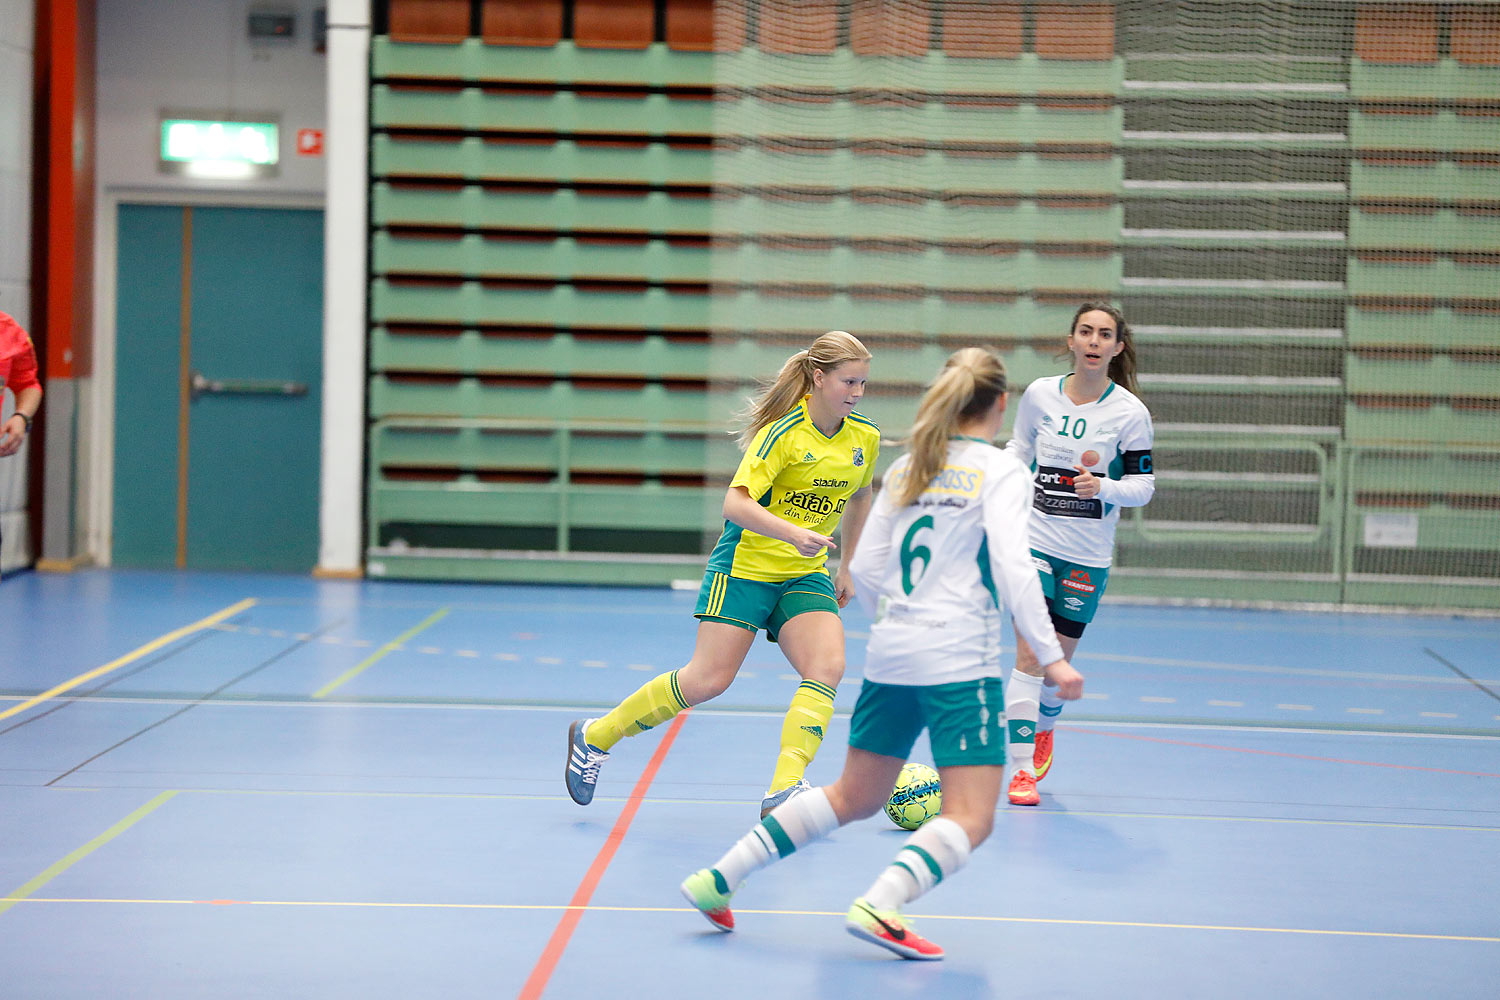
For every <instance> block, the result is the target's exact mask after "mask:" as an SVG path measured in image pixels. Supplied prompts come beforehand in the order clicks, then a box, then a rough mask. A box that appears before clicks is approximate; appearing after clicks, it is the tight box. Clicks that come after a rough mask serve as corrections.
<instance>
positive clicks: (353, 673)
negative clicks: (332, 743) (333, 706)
mask: <svg viewBox="0 0 1500 1000" xmlns="http://www.w3.org/2000/svg"><path fill="white" fill-rule="evenodd" d="M450 610H451V609H450V608H439V609H438V610H436V611H434V612H433V613H432V614H430V615H428V616H427V617H426V618H424V619H422V621H421V622H420V623H418V624H417V625H414V626H412V627H411V628H409V629H407V630H406V631H405V632H402V633H401V634H400V635H398V636H396V638H394V639H392V640H391V641H390V642H388V643H386V644H385V645H384V646H381V647H380V648H379V649H377V650H375V652H373V653H371V654H370V655H369V656H367V657H365V658H364V659H363V660H360V661H359V662H358V663H356V664H355V665H354V666H352V667H350V668H349V669H348V670H345V671H344V672H343V673H341V674H339V675H338V676H337V677H335V678H334V679H333V680H331V681H329V682H328V683H327V684H324V685H323V686H322V687H320V688H318V689H317V690H316V691H314V692H313V697H314V698H326V697H327V696H328V693H329V692H330V691H333V690H334V689H335V688H338V687H340V686H342V685H344V684H347V683H348V682H349V681H352V680H353V679H354V678H356V677H358V676H359V675H360V674H362V673H364V672H365V671H366V670H369V669H370V668H371V667H373V666H374V665H375V664H376V662H377V661H379V660H381V659H383V658H384V657H385V655H386V654H387V653H389V652H391V651H392V650H394V649H400V648H401V644H402V643H404V642H406V641H407V640H408V639H410V638H411V637H412V636H414V635H416V634H417V633H418V632H421V631H422V630H423V629H426V628H429V627H431V626H433V625H436V624H437V623H438V622H439V621H441V620H442V619H443V618H444V617H446V616H447V614H448V612H449V611H450Z"/></svg>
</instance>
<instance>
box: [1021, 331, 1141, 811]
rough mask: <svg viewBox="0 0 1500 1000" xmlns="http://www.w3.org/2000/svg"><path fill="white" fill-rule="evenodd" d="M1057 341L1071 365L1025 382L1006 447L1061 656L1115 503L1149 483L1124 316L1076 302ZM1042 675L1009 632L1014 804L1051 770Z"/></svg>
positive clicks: (1104, 571) (1107, 553) (1137, 496)
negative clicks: (1022, 472)
mask: <svg viewBox="0 0 1500 1000" xmlns="http://www.w3.org/2000/svg"><path fill="white" fill-rule="evenodd" d="M1066 349H1067V352H1068V354H1070V355H1071V356H1072V360H1073V370H1072V371H1071V372H1069V373H1067V374H1066V375H1049V376H1047V377H1046V378H1039V379H1037V380H1036V381H1035V382H1033V383H1031V385H1030V386H1028V387H1027V389H1026V392H1025V394H1024V395H1022V397H1021V403H1020V405H1019V406H1017V407H1016V423H1015V428H1014V431H1013V433H1012V435H1011V439H1010V443H1009V444H1007V445H1006V447H1005V450H1006V451H1007V452H1008V453H1009V454H1011V455H1013V456H1015V457H1016V458H1017V459H1019V460H1020V461H1021V462H1022V464H1024V465H1027V466H1030V467H1031V468H1032V470H1033V474H1032V484H1033V488H1032V511H1031V554H1032V557H1033V558H1034V559H1035V560H1036V568H1037V572H1038V574H1039V576H1040V578H1041V582H1042V590H1043V591H1044V593H1045V594H1046V598H1047V605H1048V611H1049V612H1050V614H1051V617H1052V624H1053V625H1054V626H1055V627H1056V629H1057V638H1058V641H1059V642H1060V643H1062V650H1063V653H1064V654H1065V655H1067V656H1068V657H1070V658H1071V657H1072V655H1073V651H1074V650H1075V649H1077V648H1078V640H1079V638H1080V637H1081V636H1082V635H1083V630H1084V627H1085V626H1086V625H1087V624H1088V623H1089V622H1090V621H1092V620H1093V617H1094V611H1095V609H1096V608H1098V606H1099V598H1100V596H1101V595H1102V594H1103V593H1104V586H1105V583H1106V582H1107V581H1108V579H1109V566H1110V562H1111V561H1112V559H1113V555H1114V547H1115V526H1116V525H1117V524H1118V523H1119V520H1120V508H1122V507H1141V506H1144V505H1145V504H1147V503H1149V502H1150V500H1151V497H1152V495H1153V494H1154V493H1155V492H1156V480H1155V477H1154V476H1153V475H1152V471H1151V468H1152V466H1151V443H1152V438H1153V432H1152V428H1151V414H1150V412H1149V411H1148V410H1147V409H1146V406H1145V404H1144V403H1142V402H1141V401H1140V399H1139V397H1137V395H1136V383H1135V343H1134V340H1133V339H1132V336H1131V333H1130V327H1129V325H1127V324H1126V322H1125V317H1124V316H1122V315H1120V312H1119V310H1117V309H1114V308H1112V307H1110V306H1107V305H1096V304H1094V303H1091V302H1090V303H1084V304H1083V305H1082V306H1080V307H1079V308H1078V311H1077V312H1076V313H1074V314H1073V325H1072V327H1071V328H1070V329H1069V331H1068V339H1067V343H1066ZM1044 659H1045V657H1044ZM1042 672H1043V671H1042V665H1041V664H1040V663H1039V662H1038V657H1037V655H1036V652H1035V651H1034V650H1032V648H1031V647H1030V646H1029V645H1028V644H1027V641H1026V638H1025V637H1024V636H1020V637H1018V638H1017V640H1016V668H1015V670H1014V671H1012V673H1011V677H1010V680H1009V681H1008V682H1007V683H1006V685H1005V696H1006V697H1005V714H1006V717H1007V718H1008V719H1009V721H1010V764H1011V768H1012V774H1011V779H1010V787H1009V798H1010V801H1011V803H1012V804H1013V805H1022V806H1034V805H1036V804H1038V803H1039V802H1040V801H1041V796H1040V795H1039V794H1038V792H1037V788H1036V783H1037V782H1038V781H1040V780H1041V779H1042V778H1043V777H1045V776H1046V774H1047V772H1048V771H1049V770H1050V769H1051V767H1052V736H1053V723H1054V722H1055V721H1056V719H1057V717H1058V715H1059V714H1061V712H1062V700H1061V699H1060V698H1059V697H1058V696H1057V695H1056V693H1055V692H1053V691H1052V690H1051V686H1050V685H1044V683H1043V678H1042Z"/></svg>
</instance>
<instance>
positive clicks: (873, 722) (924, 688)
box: [849, 677, 1005, 767]
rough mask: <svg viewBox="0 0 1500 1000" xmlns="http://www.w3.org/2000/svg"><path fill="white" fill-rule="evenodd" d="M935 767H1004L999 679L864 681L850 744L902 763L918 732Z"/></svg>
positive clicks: (851, 727)
mask: <svg viewBox="0 0 1500 1000" xmlns="http://www.w3.org/2000/svg"><path fill="white" fill-rule="evenodd" d="M924 727H925V728H926V729H927V736H928V740H929V742H931V744H932V761H933V763H934V764H936V765H937V766H938V767H961V766H963V765H966V764H1000V765H1004V763H1005V693H1004V688H1003V687H1002V685H1001V683H1000V678H998V677H981V678H979V679H978V680H972V681H955V682H954V683H952V684H880V683H878V682H876V681H865V682H864V684H863V685H862V686H861V687H860V689H859V700H858V701H856V702H855V703H854V718H853V720H852V721H851V722H850V723H849V745H850V746H851V747H854V748H855V749H856V750H864V751H865V752H867V753H878V754H883V755H884V756H886V757H899V758H900V759H901V760H906V759H907V758H909V757H910V756H911V748H912V746H913V745H914V744H915V743H916V742H917V736H918V735H920V734H921V732H922V729H923V728H924Z"/></svg>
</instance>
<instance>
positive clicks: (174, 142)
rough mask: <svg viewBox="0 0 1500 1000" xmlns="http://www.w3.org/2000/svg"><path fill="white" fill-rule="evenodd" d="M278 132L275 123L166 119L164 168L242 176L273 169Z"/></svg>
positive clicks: (163, 140) (164, 121) (277, 157)
mask: <svg viewBox="0 0 1500 1000" xmlns="http://www.w3.org/2000/svg"><path fill="white" fill-rule="evenodd" d="M277 131H278V130H277V126H276V124H275V123H274V122H223V121H200V120H195V119H189V118H167V119H164V120H163V121H162V123H161V162H162V167H163V169H168V170H187V171H189V172H192V173H200V172H201V173H208V174H218V175H220V176H241V177H243V176H251V175H255V174H263V173H266V172H268V171H273V170H274V168H275V166H276V162H277V160H278V159H279V153H280V146H279V137H278V134H277Z"/></svg>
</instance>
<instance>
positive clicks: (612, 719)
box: [583, 670, 688, 750]
mask: <svg viewBox="0 0 1500 1000" xmlns="http://www.w3.org/2000/svg"><path fill="white" fill-rule="evenodd" d="M687 707H688V703H687V702H686V701H684V700H683V697H682V692H681V691H680V690H678V688H677V671H675V670H673V671H672V672H671V673H667V674H658V675H657V676H655V677H653V678H651V679H650V680H649V681H647V682H646V683H644V684H642V685H641V686H640V687H638V688H636V690H635V693H634V694H632V695H631V696H630V697H628V698H626V699H625V700H624V701H622V702H620V703H619V704H618V705H616V706H615V707H614V708H613V709H611V710H610V711H609V712H608V713H607V714H606V715H604V716H603V717H602V718H599V719H595V720H594V722H593V724H592V725H590V726H589V729H588V732H587V733H585V734H584V737H583V738H584V739H586V740H588V741H589V742H590V743H592V744H593V745H594V746H596V747H598V748H599V749H600V750H608V749H609V748H610V747H612V746H614V745H615V744H616V743H618V742H620V741H621V740H623V739H624V738H625V737H627V736H638V735H640V734H641V733H644V732H645V731H646V730H648V729H651V728H653V727H655V726H659V725H661V724H662V723H663V722H666V721H667V720H668V719H670V718H672V716H674V715H676V714H677V713H678V712H681V711H684V710H685V709H686V708H687Z"/></svg>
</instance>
